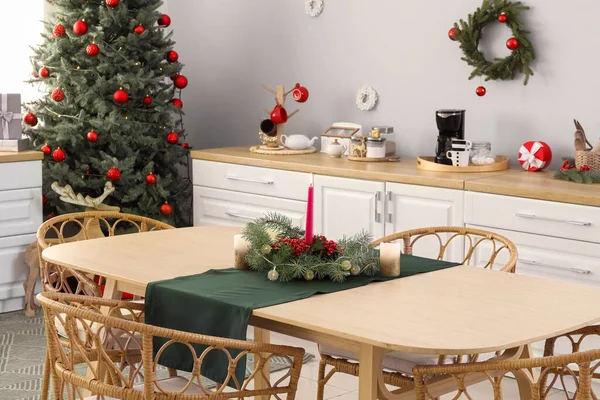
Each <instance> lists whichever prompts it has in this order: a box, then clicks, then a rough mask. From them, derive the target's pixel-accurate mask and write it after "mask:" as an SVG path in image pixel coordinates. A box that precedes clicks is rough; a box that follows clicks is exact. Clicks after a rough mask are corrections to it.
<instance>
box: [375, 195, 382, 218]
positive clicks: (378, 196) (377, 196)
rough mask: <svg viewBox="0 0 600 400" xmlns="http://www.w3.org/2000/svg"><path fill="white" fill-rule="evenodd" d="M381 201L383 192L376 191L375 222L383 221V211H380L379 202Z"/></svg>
mask: <svg viewBox="0 0 600 400" xmlns="http://www.w3.org/2000/svg"><path fill="white" fill-rule="evenodd" d="M380 201H381V192H375V222H377V223H379V222H381V213H380V212H379V202H380Z"/></svg>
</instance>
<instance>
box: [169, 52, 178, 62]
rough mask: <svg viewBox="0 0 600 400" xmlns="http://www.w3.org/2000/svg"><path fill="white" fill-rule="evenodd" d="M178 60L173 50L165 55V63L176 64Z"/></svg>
mask: <svg viewBox="0 0 600 400" xmlns="http://www.w3.org/2000/svg"><path fill="white" fill-rule="evenodd" d="M177 60H179V54H178V53H177V52H176V51H175V50H171V51H169V52H168V53H167V61H169V62H172V63H174V62H177Z"/></svg>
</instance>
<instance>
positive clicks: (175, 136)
mask: <svg viewBox="0 0 600 400" xmlns="http://www.w3.org/2000/svg"><path fill="white" fill-rule="evenodd" d="M178 141H179V135H178V134H177V132H171V133H169V134H168V135H167V142H169V143H171V144H176V143H177V142H178Z"/></svg>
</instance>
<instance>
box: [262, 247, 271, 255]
mask: <svg viewBox="0 0 600 400" xmlns="http://www.w3.org/2000/svg"><path fill="white" fill-rule="evenodd" d="M261 250H262V252H263V254H265V255H267V254H269V253H270V252H271V246H269V245H268V244H265V245H264V246H263V247H262V248H261Z"/></svg>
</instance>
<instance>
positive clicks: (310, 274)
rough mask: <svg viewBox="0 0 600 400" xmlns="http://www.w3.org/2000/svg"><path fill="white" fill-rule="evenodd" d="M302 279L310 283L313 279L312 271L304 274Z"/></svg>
mask: <svg viewBox="0 0 600 400" xmlns="http://www.w3.org/2000/svg"><path fill="white" fill-rule="evenodd" d="M304 279H306V280H307V281H312V280H313V279H315V273H314V272H312V271H308V272H306V274H304Z"/></svg>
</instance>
